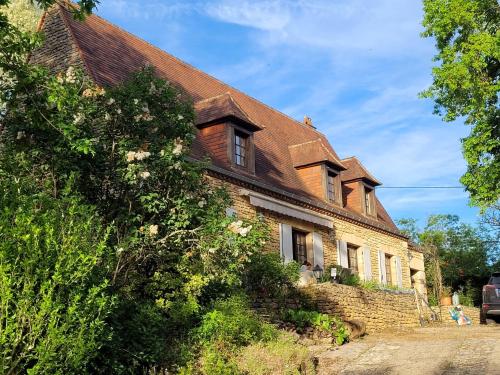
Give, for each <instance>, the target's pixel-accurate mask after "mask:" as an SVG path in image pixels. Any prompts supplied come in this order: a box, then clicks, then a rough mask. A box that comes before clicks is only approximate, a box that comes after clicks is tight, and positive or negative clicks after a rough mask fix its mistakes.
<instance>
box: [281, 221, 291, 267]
mask: <svg viewBox="0 0 500 375" xmlns="http://www.w3.org/2000/svg"><path fill="white" fill-rule="evenodd" d="M280 252H281V259H283V262H284V263H285V264H286V263H289V262H291V261H292V260H293V241H292V227H291V226H290V225H288V224H280Z"/></svg>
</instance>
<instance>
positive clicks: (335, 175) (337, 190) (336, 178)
mask: <svg viewBox="0 0 500 375" xmlns="http://www.w3.org/2000/svg"><path fill="white" fill-rule="evenodd" d="M330 178H332V179H333V184H332V185H333V187H334V191H333V200H332V199H331V197H330ZM324 186H325V200H326V201H327V202H328V203H330V204H335V205H340V202H341V197H342V195H341V194H342V193H341V192H342V186H341V182H340V171H338V170H335V169H333V168H330V167H326V171H325V184H324Z"/></svg>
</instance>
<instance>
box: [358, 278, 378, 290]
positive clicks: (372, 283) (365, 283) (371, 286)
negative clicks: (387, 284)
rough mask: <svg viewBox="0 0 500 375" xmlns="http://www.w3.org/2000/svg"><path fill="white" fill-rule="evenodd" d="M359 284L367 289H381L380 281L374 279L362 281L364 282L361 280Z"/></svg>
mask: <svg viewBox="0 0 500 375" xmlns="http://www.w3.org/2000/svg"><path fill="white" fill-rule="evenodd" d="M359 286H360V287H362V288H364V289H366V290H376V289H380V283H378V282H376V281H374V280H369V281H362V282H360V284H359Z"/></svg>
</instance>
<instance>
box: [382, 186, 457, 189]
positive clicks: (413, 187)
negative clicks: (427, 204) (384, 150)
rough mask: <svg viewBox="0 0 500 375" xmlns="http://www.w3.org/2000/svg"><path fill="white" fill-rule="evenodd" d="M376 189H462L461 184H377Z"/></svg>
mask: <svg viewBox="0 0 500 375" xmlns="http://www.w3.org/2000/svg"><path fill="white" fill-rule="evenodd" d="M377 189H464V187H463V186H377Z"/></svg>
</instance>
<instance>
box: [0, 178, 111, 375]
mask: <svg viewBox="0 0 500 375" xmlns="http://www.w3.org/2000/svg"><path fill="white" fill-rule="evenodd" d="M14 181H15V182H13V181H12V179H11V178H10V176H7V175H5V174H3V173H0V192H1V193H0V207H1V209H0V311H1V313H0V372H1V373H3V374H19V373H26V372H29V373H32V374H46V373H70V374H76V373H82V372H87V371H89V369H90V367H91V364H92V362H93V360H94V359H95V358H96V356H97V355H98V352H99V350H100V348H101V347H102V346H103V345H104V344H105V343H106V342H107V341H108V340H109V339H110V337H111V332H110V331H109V327H108V326H107V324H106V319H107V318H108V317H109V316H110V314H111V313H112V311H113V309H114V298H113V297H112V296H111V294H110V291H109V288H108V285H109V282H108V281H107V279H106V278H105V273H106V270H105V269H103V266H105V265H106V257H107V256H108V248H107V244H106V238H107V235H106V230H105V229H104V227H103V226H102V225H101V222H100V219H99V217H98V215H97V214H96V213H95V210H93V209H92V208H90V207H88V206H86V205H84V204H82V203H81V202H80V201H79V200H78V199H76V198H73V197H66V196H65V197H63V198H61V199H54V198H53V197H51V196H48V195H47V194H45V193H43V192H42V193H40V192H38V191H37V189H36V186H33V185H32V184H31V183H30V182H29V181H27V180H26V179H22V178H21V179H19V178H18V179H16V180H14Z"/></svg>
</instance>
